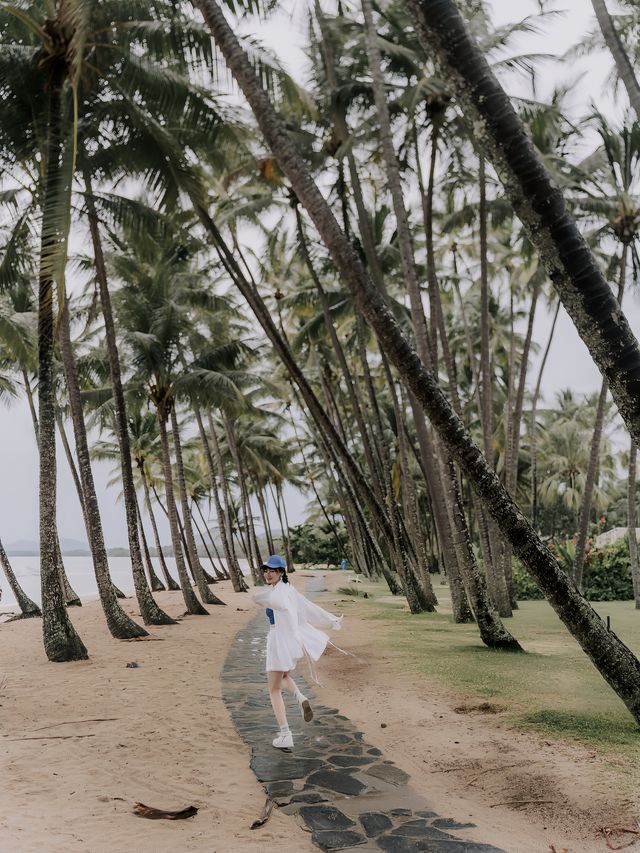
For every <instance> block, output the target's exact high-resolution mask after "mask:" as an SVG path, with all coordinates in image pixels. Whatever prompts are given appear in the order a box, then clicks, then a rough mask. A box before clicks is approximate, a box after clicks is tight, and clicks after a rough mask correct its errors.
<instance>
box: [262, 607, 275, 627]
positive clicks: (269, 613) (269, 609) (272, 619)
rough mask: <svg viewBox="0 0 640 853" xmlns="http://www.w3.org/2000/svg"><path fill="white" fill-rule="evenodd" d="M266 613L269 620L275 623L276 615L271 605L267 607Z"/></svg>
mask: <svg viewBox="0 0 640 853" xmlns="http://www.w3.org/2000/svg"><path fill="white" fill-rule="evenodd" d="M265 613H266V614H267V619H268V620H269V622H271V624H272V625H275V624H276V617H275V616H274V615H273V610H272V609H271V608H270V607H267V609H266V610H265Z"/></svg>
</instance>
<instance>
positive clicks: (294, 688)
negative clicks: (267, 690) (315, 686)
mask: <svg viewBox="0 0 640 853" xmlns="http://www.w3.org/2000/svg"><path fill="white" fill-rule="evenodd" d="M282 686H283V687H284V689H285V690H288V691H289V693H292V694H293V695H294V696H296V697H297V696H298V694H300V691H299V690H298V685H297V684H296V683H295V681H294V680H293V678H291V673H290V672H285V673H283V675H282Z"/></svg>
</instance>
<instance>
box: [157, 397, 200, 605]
mask: <svg viewBox="0 0 640 853" xmlns="http://www.w3.org/2000/svg"><path fill="white" fill-rule="evenodd" d="M157 416H158V429H159V433H160V446H161V448H162V466H163V470H164V482H165V495H166V498H167V516H168V518H169V529H170V531H171V544H172V546H173V556H174V558H175V561H176V567H177V569H178V577H179V579H180V588H181V589H182V595H183V597H184V603H185V604H186V606H187V613H191V614H193V615H195V616H207V615H208V612H207V610H205V608H204V607H203V606H202V604H200V602H199V601H198V599H197V598H196V596H195V593H194V591H193V590H192V589H191V583H190V582H189V577H188V575H187V566H186V564H185V561H184V554H183V551H182V542H181V541H180V529H179V527H178V511H177V509H176V501H175V498H174V496H173V473H172V471H171V457H170V455H169V440H168V438H167V426H166V422H165V417H166V416H165V413H164V406H162V405H160V406H159V407H158V410H157Z"/></svg>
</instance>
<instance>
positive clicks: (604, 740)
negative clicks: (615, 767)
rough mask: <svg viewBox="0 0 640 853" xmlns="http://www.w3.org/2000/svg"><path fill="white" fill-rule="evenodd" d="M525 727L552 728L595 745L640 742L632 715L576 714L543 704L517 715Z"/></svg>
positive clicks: (639, 730) (634, 744) (553, 730)
mask: <svg viewBox="0 0 640 853" xmlns="http://www.w3.org/2000/svg"><path fill="white" fill-rule="evenodd" d="M520 722H521V723H523V724H524V725H525V726H526V727H530V728H534V729H537V730H542V731H545V732H555V733H556V734H559V735H566V736H567V737H570V738H572V739H574V740H579V741H586V742H589V743H592V744H594V745H600V746H601V745H611V746H620V747H627V746H632V747H633V746H635V747H638V746H639V744H640V729H639V728H638V726H637V725H636V724H635V723H634V722H633V720H632V719H631V718H629V719H622V718H620V717H618V716H614V715H609V714H607V715H604V714H597V715H593V714H589V713H583V714H579V713H576V712H569V711H558V710H556V709H551V708H542V709H540V710H539V711H533V712H532V713H530V714H524V715H523V716H522V717H520Z"/></svg>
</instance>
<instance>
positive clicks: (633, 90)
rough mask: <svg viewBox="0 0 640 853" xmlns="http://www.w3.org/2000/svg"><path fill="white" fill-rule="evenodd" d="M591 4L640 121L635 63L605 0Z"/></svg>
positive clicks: (639, 93) (639, 95)
mask: <svg viewBox="0 0 640 853" xmlns="http://www.w3.org/2000/svg"><path fill="white" fill-rule="evenodd" d="M591 5H592V6H593V11H594V12H595V13H596V18H597V19H598V26H599V27H600V31H601V32H602V36H603V38H604V40H605V43H606V45H607V47H608V48H609V50H610V52H611V56H612V57H613V61H614V62H615V65H616V72H617V74H618V77H619V78H620V79H621V80H622V82H623V84H624V87H625V89H626V90H627V95H628V96H629V102H630V104H631V106H632V107H633V109H634V110H635V113H636V118H637V119H638V121H640V83H638V80H637V78H636V75H635V72H634V70H633V65H632V64H631V62H630V60H629V57H628V56H627V53H626V51H625V49H624V46H623V44H622V41H621V40H620V36H619V35H618V33H617V32H616V28H615V24H614V22H613V18H612V17H611V15H610V14H609V10H608V9H607V4H606V3H605V0H591Z"/></svg>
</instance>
